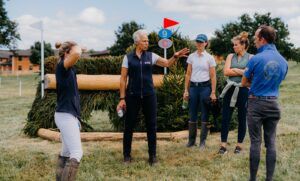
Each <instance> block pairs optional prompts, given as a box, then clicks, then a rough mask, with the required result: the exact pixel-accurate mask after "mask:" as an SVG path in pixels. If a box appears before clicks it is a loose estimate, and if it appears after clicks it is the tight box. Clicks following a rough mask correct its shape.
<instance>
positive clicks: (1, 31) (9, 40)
mask: <svg viewBox="0 0 300 181" xmlns="http://www.w3.org/2000/svg"><path fill="white" fill-rule="evenodd" d="M0 25H1V26H0V47H8V48H10V49H14V48H15V47H16V44H17V43H16V41H17V40H20V35H19V34H18V32H17V26H18V24H17V23H16V22H14V21H11V20H10V19H9V18H8V17H7V12H6V10H5V9H4V1H3V0H0Z"/></svg>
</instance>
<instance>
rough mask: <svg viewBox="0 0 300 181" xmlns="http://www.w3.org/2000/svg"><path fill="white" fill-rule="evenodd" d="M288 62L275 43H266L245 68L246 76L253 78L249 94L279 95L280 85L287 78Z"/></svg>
mask: <svg viewBox="0 0 300 181" xmlns="http://www.w3.org/2000/svg"><path fill="white" fill-rule="evenodd" d="M287 71H288V64H287V61H286V60H285V58H283V57H282V55H280V53H279V52H278V51H277V49H276V47H275V45H274V44H266V45H264V46H262V47H260V48H259V49H258V53H257V54H256V55H255V56H253V57H252V58H251V59H250V60H249V62H248V64H247V66H246V69H245V73H244V76H245V77H247V78H248V79H250V80H251V87H250V90H249V95H254V96H275V97H278V95H279V85H280V83H281V81H282V80H283V79H284V78H285V76H286V74H287Z"/></svg>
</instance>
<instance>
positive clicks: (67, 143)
mask: <svg viewBox="0 0 300 181" xmlns="http://www.w3.org/2000/svg"><path fill="white" fill-rule="evenodd" d="M54 118H55V124H56V126H57V127H58V129H59V130H60V134H61V135H60V136H61V141H62V151H61V153H60V155H61V156H64V157H70V159H71V158H75V159H76V160H77V161H78V162H80V160H81V158H82V154H83V152H82V147H81V139H80V123H79V121H78V119H77V118H76V117H75V116H73V115H72V114H69V113H63V112H55V115H54Z"/></svg>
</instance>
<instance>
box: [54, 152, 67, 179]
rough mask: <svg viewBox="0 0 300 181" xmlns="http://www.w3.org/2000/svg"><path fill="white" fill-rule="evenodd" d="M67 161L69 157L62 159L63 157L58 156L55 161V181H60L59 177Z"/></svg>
mask: <svg viewBox="0 0 300 181" xmlns="http://www.w3.org/2000/svg"><path fill="white" fill-rule="evenodd" d="M68 159H69V157H64V156H60V155H58V159H57V165H56V171H55V174H56V181H61V176H62V173H63V170H64V168H65V165H66V162H67V160H68Z"/></svg>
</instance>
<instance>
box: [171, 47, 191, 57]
mask: <svg viewBox="0 0 300 181" xmlns="http://www.w3.org/2000/svg"><path fill="white" fill-rule="evenodd" d="M189 52H190V49H188V48H183V49H181V50H179V51H178V52H175V53H174V57H175V58H180V57H187V56H188V55H187V54H188V53H189Z"/></svg>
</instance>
